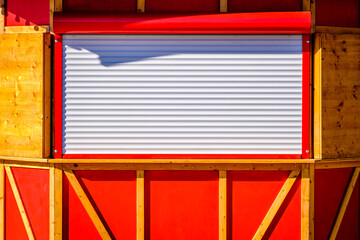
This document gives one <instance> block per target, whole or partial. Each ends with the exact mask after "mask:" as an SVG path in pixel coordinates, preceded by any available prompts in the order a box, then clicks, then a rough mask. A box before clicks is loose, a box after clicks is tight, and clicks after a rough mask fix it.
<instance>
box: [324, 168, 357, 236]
mask: <svg viewBox="0 0 360 240" xmlns="http://www.w3.org/2000/svg"><path fill="white" fill-rule="evenodd" d="M359 173H360V168H355V170H354V172H353V174H352V176H351V180H350V182H349V184H348V186H347V189H346V193H345V196H344V198H343V200H342V202H341V205H340V209H339V211H338V214H337V216H336V220H335V224H334V226H333V228H332V230H331V235H330V238H329V239H330V240H335V239H336V237H337V234H338V232H339V229H340V225H341V222H342V220H343V218H344V215H345V211H346V208H347V206H348V204H349V201H350V198H351V195H352V193H353V191H354V188H355V185H356V183H357V180H358V177H359Z"/></svg>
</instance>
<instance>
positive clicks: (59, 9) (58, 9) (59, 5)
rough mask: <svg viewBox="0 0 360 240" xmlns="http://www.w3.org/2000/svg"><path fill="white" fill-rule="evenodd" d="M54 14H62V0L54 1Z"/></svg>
mask: <svg viewBox="0 0 360 240" xmlns="http://www.w3.org/2000/svg"><path fill="white" fill-rule="evenodd" d="M54 10H55V12H62V10H63V0H55V7H54Z"/></svg>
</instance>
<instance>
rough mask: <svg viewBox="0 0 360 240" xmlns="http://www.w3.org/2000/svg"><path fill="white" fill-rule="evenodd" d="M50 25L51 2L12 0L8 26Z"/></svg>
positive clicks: (8, 10)
mask: <svg viewBox="0 0 360 240" xmlns="http://www.w3.org/2000/svg"><path fill="white" fill-rule="evenodd" d="M29 25H49V0H31V1H29V0H10V1H7V4H6V26H29Z"/></svg>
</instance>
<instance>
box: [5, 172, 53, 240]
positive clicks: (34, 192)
mask: <svg viewBox="0 0 360 240" xmlns="http://www.w3.org/2000/svg"><path fill="white" fill-rule="evenodd" d="M12 171H13V175H14V178H15V181H16V184H17V186H18V189H19V193H20V196H21V199H22V201H23V204H24V207H25V211H26V213H27V215H28V218H29V221H30V224H31V227H32V230H33V233H34V235H35V238H36V239H39V240H40V239H44V240H45V239H49V170H47V169H33V168H16V167H13V168H12Z"/></svg>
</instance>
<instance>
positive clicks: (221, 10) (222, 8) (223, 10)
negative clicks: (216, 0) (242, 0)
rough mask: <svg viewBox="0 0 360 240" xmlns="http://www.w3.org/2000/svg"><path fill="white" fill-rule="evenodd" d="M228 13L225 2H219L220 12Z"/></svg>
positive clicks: (221, 0)
mask: <svg viewBox="0 0 360 240" xmlns="http://www.w3.org/2000/svg"><path fill="white" fill-rule="evenodd" d="M227 11H228V4H227V0H220V12H221V13H226V12H227Z"/></svg>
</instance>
